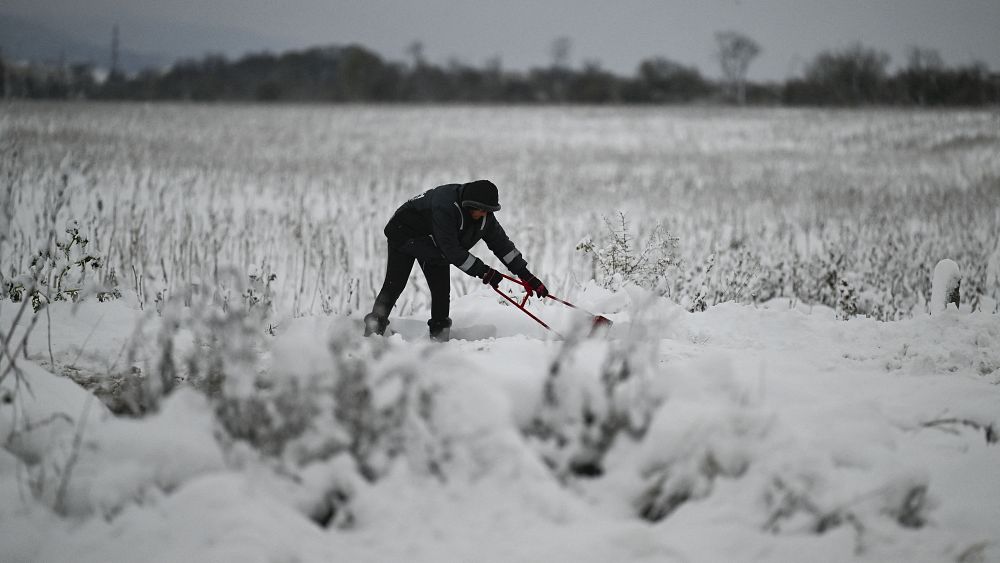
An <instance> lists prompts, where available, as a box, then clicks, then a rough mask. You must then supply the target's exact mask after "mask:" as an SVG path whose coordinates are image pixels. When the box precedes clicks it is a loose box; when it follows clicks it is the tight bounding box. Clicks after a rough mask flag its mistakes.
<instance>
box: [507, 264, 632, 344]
mask: <svg viewBox="0 0 1000 563" xmlns="http://www.w3.org/2000/svg"><path fill="white" fill-rule="evenodd" d="M497 273H498V274H500V272H497ZM500 275H501V276H503V277H505V278H507V279H508V280H510V281H512V282H514V283H516V284H517V285H520V286H521V287H523V288H524V289H525V291H526V293H525V294H524V299H522V300H521V302H520V303H518V301H517V300H516V299H514V298H513V297H511V296H510V295H507V294H506V293H504V292H502V291H500V289H499V288H497V287H494V288H493V291H495V292H497V293H498V294H500V296H501V297H503V298H504V299H506V300H507V301H510V303H511V305H513V306H515V307H517V308H518V309H520V310H521V311H523V312H524V314H525V315H528V316H529V317H531V318H532V319H534V321H535V322H536V323H538V324H540V325H542V326H544V327H545V328H547V329H549V330H551V331H552V332H555V333H556V334H559V332H557V331H556V330H555V329H553V328H552V327H550V326H549V325H547V324H545V321H543V320H542V319H539V318H538V317H536V316H535V315H534V314H533V313H532V312H531V311H529V310H528V309H526V308H525V307H524V305H525V304H526V303H527V302H528V297H531V293H532V290H531V287H530V286H528V284H526V283H524V282H523V281H521V280H519V279H516V278H512V277H510V276H508V275H506V274H500ZM547 297H548V298H549V299H554V300H556V301H558V302H560V303H562V304H563V305H566V306H567V307H572V308H573V309H576V310H577V311H582V312H584V313H586V314H587V315H589V316H590V317H591V321H590V322H591V325H590V335H593V334H594V333H596V332H598V331H600V330H602V329H610V328H611V325H613V324H615V323H613V322H611V319H609V318H607V317H603V316H601V315H595V314H594V313H591V312H590V311H587V310H585V309H581V308H579V307H577V306H576V305H574V304H572V303H570V302H569V301H564V300H562V299H559V298H558V297H556V296H555V295H552V294H551V293H550V294H549V295H548V296H547ZM559 336H562V335H561V334H559Z"/></svg>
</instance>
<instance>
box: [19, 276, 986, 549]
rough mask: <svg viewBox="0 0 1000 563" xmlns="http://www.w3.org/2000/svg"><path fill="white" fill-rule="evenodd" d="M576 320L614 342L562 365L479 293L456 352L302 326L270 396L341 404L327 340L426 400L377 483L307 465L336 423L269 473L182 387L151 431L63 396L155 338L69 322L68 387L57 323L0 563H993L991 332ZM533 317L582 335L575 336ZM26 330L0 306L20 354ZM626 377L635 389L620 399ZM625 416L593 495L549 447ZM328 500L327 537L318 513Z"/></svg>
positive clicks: (104, 310) (28, 418)
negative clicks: (600, 325)
mask: <svg viewBox="0 0 1000 563" xmlns="http://www.w3.org/2000/svg"><path fill="white" fill-rule="evenodd" d="M573 297H574V298H575V299H574V301H575V302H577V304H578V305H580V306H581V307H583V308H585V309H587V310H589V311H592V312H595V313H598V314H603V315H605V316H607V317H609V318H610V319H612V320H613V321H615V325H614V327H613V328H612V329H611V331H610V332H609V333H608V334H605V335H598V336H597V337H593V338H584V339H578V340H577V339H574V338H573V337H572V336H569V340H568V341H567V340H563V339H561V338H559V337H556V336H555V335H554V334H553V333H551V332H546V331H545V330H544V329H543V328H541V327H540V326H539V325H537V324H535V323H534V322H533V321H532V320H531V319H529V318H527V317H526V316H525V315H523V314H521V313H520V312H518V311H516V310H515V309H513V308H512V307H510V306H508V305H505V304H504V303H502V302H501V301H500V300H499V299H497V297H496V296H495V295H492V294H491V292H488V291H486V290H485V289H484V290H481V291H477V292H473V293H472V294H469V295H466V296H463V297H461V298H458V299H455V300H453V304H452V305H453V307H452V318H453V319H454V327H453V331H452V336H453V339H452V340H451V341H450V342H447V343H443V344H436V343H430V342H428V341H427V339H426V336H425V333H426V330H427V328H426V324H425V318H424V317H423V316H419V315H418V316H415V317H412V318H394V319H392V324H391V325H390V328H392V329H394V330H395V331H396V333H395V334H393V335H391V336H388V337H385V338H384V339H367V340H366V339H362V338H360V337H358V336H356V333H358V332H360V330H361V323H360V318H351V319H346V318H338V317H307V318H297V319H285V320H283V321H282V322H281V323H280V325H279V327H280V328H279V330H278V334H277V335H276V336H273V337H267V342H269V348H268V349H267V350H265V351H263V352H262V353H263V357H262V361H261V365H262V366H263V367H262V369H263V370H264V371H266V372H267V373H268V374H269V375H270V376H272V377H274V378H275V380H277V381H293V380H294V381H298V382H300V383H301V384H303V385H314V386H315V389H314V390H313V391H311V393H313V394H314V395H322V392H323V391H322V390H323V389H324V387H323V385H324V384H325V383H328V384H331V385H332V383H333V380H337V379H338V378H342V377H344V375H343V374H344V373H346V372H344V371H343V370H344V369H345V368H334V367H332V366H333V364H334V363H335V362H334V360H333V357H332V356H331V347H332V346H331V343H337V342H340V343H341V345H343V343H344V342H347V343H348V351H347V352H346V355H345V356H341V358H345V357H346V358H351V359H354V360H357V361H358V362H359V365H363V366H366V368H365V369H368V370H370V371H371V373H375V374H382V375H383V376H385V377H384V378H383V379H382V381H383V382H385V383H384V385H381V386H380V387H377V388H376V391H377V392H376V393H375V394H374V396H373V401H374V402H375V404H378V405H390V404H394V403H393V402H394V401H398V400H399V399H400V397H406V396H408V395H407V394H408V393H413V394H414V395H413V396H414V397H417V396H422V395H420V394H421V393H427V394H429V396H431V397H432V398H433V401H432V406H431V407H428V411H429V412H424V411H417V410H413V411H412V412H411V411H407V412H409V413H410V415H412V420H410V419H408V421H406V422H404V424H403V427H404V429H405V431H404V432H403V434H402V435H403V436H404V438H405V440H404V442H403V443H402V446H401V449H402V451H403V452H404V453H402V454H400V455H398V456H396V457H394V458H392V459H386V460H380V461H379V462H378V463H380V464H381V465H379V467H380V468H381V469H382V471H381V472H380V474H379V477H378V478H377V479H376V480H374V481H372V480H368V479H365V478H363V477H362V476H361V475H360V473H359V471H358V468H357V466H356V464H355V462H354V461H353V460H352V459H351V457H350V456H349V455H347V454H346V453H345V452H343V451H340V452H338V453H335V454H329V455H319V454H316V455H306V454H305V453H303V452H313V453H315V452H318V451H322V447H321V446H318V445H317V444H322V443H323V442H324V440H326V441H329V440H333V439H339V438H338V436H339V437H342V436H340V434H342V433H343V432H344V428H343V427H338V426H337V425H336V424H334V423H332V422H331V423H330V424H329V425H324V424H316V425H315V426H314V427H313V428H312V429H311V431H310V432H309V433H307V435H304V436H303V437H302V438H301V439H300V440H298V441H295V442H294V443H293V444H291V445H290V446H289V448H288V449H286V451H285V453H284V454H283V455H281V456H278V457H274V456H266V455H263V454H261V453H259V452H258V451H256V450H254V449H253V448H252V447H250V446H249V445H247V444H245V443H243V442H240V441H235V440H233V439H232V438H230V437H228V436H227V435H226V433H225V431H224V430H223V428H222V426H221V425H220V423H219V421H218V419H217V415H216V414H215V411H214V409H213V406H212V403H211V401H210V400H209V399H207V398H206V397H205V396H204V395H203V394H202V393H200V392H198V391H195V390H193V389H191V388H187V387H185V386H182V387H181V388H180V389H178V390H177V391H175V392H173V393H172V394H171V395H170V396H168V397H167V398H166V399H165V401H164V402H163V404H162V405H161V407H160V409H159V410H158V411H157V412H155V413H153V414H149V415H147V416H144V417H142V418H127V417H115V416H113V415H112V414H111V413H110V412H109V411H108V410H107V409H106V408H105V407H104V406H103V405H102V404H101V403H100V402H99V401H97V400H96V399H93V398H92V395H91V394H90V393H89V392H87V391H85V390H84V389H83V388H82V387H80V386H78V385H77V384H75V383H73V382H72V381H71V380H70V379H69V378H67V377H64V376H57V375H53V374H52V373H51V371H57V372H61V373H65V372H67V371H71V372H73V373H74V374H77V375H80V374H83V375H86V376H93V377H99V376H100V375H101V374H106V373H111V372H114V373H118V372H120V371H121V368H122V366H124V365H125V364H126V363H127V362H128V359H127V358H126V357H125V354H124V353H123V348H124V346H125V342H127V341H128V339H129V338H130V337H131V336H132V335H139V336H138V337H141V338H152V337H150V336H148V334H149V332H148V331H149V330H151V329H150V326H151V325H155V323H156V322H158V321H157V320H156V317H155V316H152V318H150V317H151V315H150V314H149V313H148V312H147V313H142V312H140V311H138V310H136V309H134V308H132V307H130V306H129V305H127V304H126V303H124V302H112V303H103V304H99V303H84V304H82V305H80V306H77V307H72V306H69V305H64V304H56V305H54V306H53V307H52V308H51V315H52V323H53V329H52V334H53V337H52V347H53V359H54V360H55V366H56V369H53V368H52V367H51V366H50V365H49V352H48V340H47V338H46V336H45V335H46V330H45V328H46V327H45V323H46V320H45V319H42V320H40V321H39V324H38V327H37V328H36V332H35V333H34V334H33V335H32V338H31V339H30V340H29V346H28V355H29V358H30V359H29V360H22V361H21V362H19V366H20V368H21V373H20V375H19V376H18V377H14V376H10V377H8V378H7V379H5V380H4V381H3V382H2V383H0V394H3V396H4V397H5V398H6V399H5V401H4V402H3V403H2V404H0V439H2V440H3V444H4V447H3V449H0V560H2V561H4V562H18V561H45V562H60V561H73V562H86V561H94V562H97V561H163V562H168V561H170V562H174V561H205V562H209V561H211V562H219V561H241V562H244V561H251V562H252V561H262V562H265V561H266V562H275V561H289V562H290V561H300V562H310V561H334V560H336V561H418V562H419V561H428V562H431V561H433V562H441V561H487V562H489V561H497V562H501V561H503V562H507V561H567V562H569V561H573V562H589V561H594V562H606V561H620V562H628V561H845V560H863V561H1000V539H998V534H997V531H998V524H997V523H998V522H1000V472H998V470H997V468H998V467H1000V444H997V443H996V442H995V435H996V432H997V430H1000V385H998V384H1000V316H998V315H992V314H988V313H980V312H977V313H971V314H970V313H966V312H959V311H957V310H953V309H949V310H946V311H943V312H942V313H941V314H938V315H935V316H930V315H927V316H919V317H916V318H913V319H910V320H903V321H896V322H888V323H884V322H877V321H874V320H869V319H863V318H858V319H853V320H850V321H841V320H836V319H835V316H834V314H833V312H832V311H830V310H828V309H824V308H819V307H817V308H812V309H810V308H808V307H803V306H799V308H790V307H789V306H788V304H787V302H782V301H775V302H771V303H768V304H766V305H762V306H759V307H752V306H741V305H734V304H723V305H718V306H715V307H712V308H710V309H709V310H708V311H705V312H703V313H688V312H686V311H684V310H683V309H680V308H679V307H677V306H675V305H673V304H672V303H670V302H669V301H667V300H666V299H662V298H657V297H655V296H651V295H649V294H648V293H646V292H644V291H642V290H639V289H629V290H626V291H621V292H609V291H606V290H603V289H601V288H599V287H596V286H594V285H588V286H586V287H582V288H578V291H577V292H576V293H575V294H574V295H573ZM530 307H531V308H532V310H534V311H537V312H539V315H540V316H542V317H543V318H545V319H546V320H547V321H551V323H552V324H553V326H554V327H555V328H556V329H557V330H558V331H559V332H560V333H562V334H564V335H570V334H571V333H573V332H574V326H575V324H574V323H577V322H578V321H579V320H580V318H581V317H580V315H581V314H580V313H571V314H566V313H567V311H566V310H565V308H564V307H561V306H559V305H557V304H554V303H547V304H538V303H537V302H532V304H531V305H530ZM13 317H14V314H13V306H12V305H10V304H6V305H5V306H4V307H3V308H0V322H2V323H3V325H2V326H3V327H4V328H5V330H7V329H9V328H10V325H11V323H12V321H13ZM140 319H145V320H144V321H143V322H142V323H140ZM585 320H586V319H584V321H585ZM21 323H22V325H24V324H26V320H24V319H22V321H21ZM137 327H143V328H141V329H140V328H137ZM154 328H155V326H154ZM15 334H17V331H15ZM567 342H569V343H567ZM181 345H182V346H187V344H184V343H183V342H182V343H181ZM376 348H378V349H379V350H380V352H378V353H375V352H372V350H374V349H376ZM623 362H624V365H627V368H626V369H615V368H614V367H615V366H617V368H621V366H622V365H623ZM553 365H557V366H558V368H557V369H553ZM338 369H340V370H341V371H337V370H338ZM554 372H558V373H557V374H556V375H552V374H553V373H554ZM392 374H396V375H398V374H404V375H403V376H400V377H398V378H396V379H393V378H391V377H389V375H392ZM609 374H612V375H614V374H617V376H619V377H622V378H623V382H622V383H621V384H620V385H618V386H617V387H615V390H614V392H613V393H611V394H609V393H606V392H605V389H606V385H607V383H606V382H607V380H608V378H609V377H611V376H609ZM622 374H625V375H624V376H623V375H622ZM247 376H248V377H250V376H251V375H250V374H248V375H247ZM407 377H410V378H411V379H407ZM78 379H80V378H79V377H78ZM84 379H85V378H84ZM408 381H410V382H415V383H413V386H412V387H407V385H408V384H407V382H408ZM324 382H325V383H324ZM16 385H19V386H20V387H15V386H16ZM29 388H30V391H28V389H29ZM311 389H312V388H311ZM414 390H416V391H414ZM551 394H555V396H556V397H558V401H556V402H555V403H553V402H551V401H548V402H547V399H546V397H547V396H549V395H551ZM414 412H419V413H421V414H419V416H418V415H413V413H414ZM613 412H615V413H619V414H622V413H624V416H626V417H627V418H629V420H630V421H631V422H629V423H628V424H633V423H634V424H633V426H637V427H642V428H643V431H642V432H636V433H628V432H621V433H618V434H617V435H615V437H614V439H613V442H612V443H611V444H610V445H609V446H608V447H607V449H606V453H604V455H603V457H602V458H601V460H602V461H601V469H602V472H601V474H600V475H599V476H590V477H586V476H580V475H576V474H574V473H573V472H572V471H568V470H567V468H568V467H570V465H571V462H572V461H573V460H574V459H576V458H578V457H579V456H580V455H582V454H581V452H583V451H584V450H582V449H579V448H578V449H576V450H573V447H572V445H573V444H571V445H570V447H563V448H560V446H559V445H558V444H556V443H555V441H553V440H547V439H546V438H545V435H544V434H542V433H540V432H538V431H537V428H538V426H539V424H540V423H544V424H547V425H548V427H549V428H555V429H557V430H559V431H561V432H563V435H564V436H566V437H569V439H570V441H571V442H573V443H576V445H579V443H584V442H587V440H586V439H582V438H580V436H593V435H595V432H596V429H595V428H593V427H592V426H588V425H587V423H586V416H584V415H583V414H582V413H591V414H592V415H593V416H594V417H596V419H597V420H603V421H607V420H608V414H609V413H613ZM408 416H409V415H408ZM319 420H321V421H322V420H326V419H322V418H320V419H319ZM330 420H332V418H330ZM628 424H627V425H628ZM338 433H339V434H338ZM588 433H589V434H588ZM990 433H992V434H990ZM988 437H991V440H993V441H992V442H990V441H988V440H987V438H988ZM574 456H576V458H575V457H574ZM67 467H69V468H70V470H69V472H68V473H69V474H68V476H66V473H67V471H66V469H67ZM332 491H341V492H342V493H343V497H342V498H341V501H342V502H341V504H340V505H339V506H340V509H339V510H338V511H337V512H336V514H335V515H334V516H333V517H332V525H329V526H327V527H323V526H320V525H318V524H317V523H315V522H314V521H313V520H312V519H310V516H315V515H316V513H317V511H318V510H319V509H320V508H321V507H322V506H323V502H324V501H325V499H326V500H328V499H329V495H331V494H332V493H331V492H332ZM344 499H346V500H344ZM650 499H656V500H657V501H658V504H657V503H654V504H655V506H657V507H659V508H658V509H659V510H660V511H661V512H662V513H663V514H660V516H663V517H662V518H659V519H658V520H656V521H650V520H649V519H645V518H643V517H642V513H643V508H644V507H645V508H649V506H650V505H649V504H648V501H649V500H650ZM647 516H648V514H647Z"/></svg>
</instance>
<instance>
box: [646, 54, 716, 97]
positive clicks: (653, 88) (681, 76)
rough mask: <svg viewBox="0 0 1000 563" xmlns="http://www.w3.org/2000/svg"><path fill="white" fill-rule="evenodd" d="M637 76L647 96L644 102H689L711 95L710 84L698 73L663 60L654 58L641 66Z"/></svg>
mask: <svg viewBox="0 0 1000 563" xmlns="http://www.w3.org/2000/svg"><path fill="white" fill-rule="evenodd" d="M638 76H639V82H640V85H641V91H642V93H643V94H645V98H644V99H643V100H642V101H650V102H656V103H662V102H666V103H676V102H689V101H691V100H694V99H696V98H699V97H702V96H705V95H706V94H708V92H709V91H710V88H709V85H708V82H706V81H705V79H704V78H703V77H702V76H701V73H700V72H698V69H696V68H693V67H687V66H684V65H682V64H680V63H676V62H674V61H671V60H669V59H666V58H663V57H653V58H651V59H646V60H644V61H642V62H641V63H639V70H638Z"/></svg>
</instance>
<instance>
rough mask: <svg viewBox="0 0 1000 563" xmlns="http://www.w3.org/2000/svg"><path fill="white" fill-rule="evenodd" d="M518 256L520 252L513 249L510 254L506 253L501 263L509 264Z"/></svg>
mask: <svg viewBox="0 0 1000 563" xmlns="http://www.w3.org/2000/svg"><path fill="white" fill-rule="evenodd" d="M520 255H521V252H520V251H519V250H518V249H516V248H515V249H514V250H511V251H510V252H508V253H507V255H506V256H504V257H503V263H504V264H510V263H511V262H512V261H513V260H514V259H515V258H517V257H518V256H520Z"/></svg>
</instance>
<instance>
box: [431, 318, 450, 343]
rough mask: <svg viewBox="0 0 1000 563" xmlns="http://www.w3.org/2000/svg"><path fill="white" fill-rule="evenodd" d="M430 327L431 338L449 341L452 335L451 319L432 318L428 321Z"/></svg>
mask: <svg viewBox="0 0 1000 563" xmlns="http://www.w3.org/2000/svg"><path fill="white" fill-rule="evenodd" d="M427 326H428V327H430V334H431V340H436V341H438V342H447V341H448V338H449V337H450V336H451V319H431V320H429V321H427Z"/></svg>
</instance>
